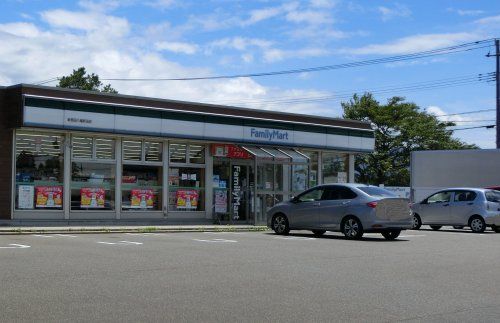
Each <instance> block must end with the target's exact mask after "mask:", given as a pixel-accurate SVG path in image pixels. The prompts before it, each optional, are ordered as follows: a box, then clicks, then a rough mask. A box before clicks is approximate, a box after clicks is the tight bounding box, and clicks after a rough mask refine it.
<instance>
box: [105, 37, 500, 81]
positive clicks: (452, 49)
mask: <svg viewBox="0 0 500 323" xmlns="http://www.w3.org/2000/svg"><path fill="white" fill-rule="evenodd" d="M492 40H494V38H490V39H483V40H479V41H475V42H469V43H464V44H459V45H455V46H448V47H443V48H438V49H434V50H428V51H421V52H415V53H411V54H405V55H397V56H390V57H385V58H378V59H371V60H364V61H357V62H351V63H343V64H336V65H326V66H316V67H306V68H300V69H292V70H283V71H274V72H260V73H248V74H234V75H217V76H198V77H179V78H102V80H103V81H197V80H216V79H230V78H242V77H262V76H276V75H285V74H297V73H310V72H319V71H327V70H337V69H344V68H351V67H359V66H366V65H375V64H386V63H394V62H401V61H407V60H414V59H419V58H427V57H433V56H439V55H448V54H454V53H461V52H466V51H471V50H477V49H481V48H487V47H490V45H487V46H478V45H482V44H484V43H486V42H490V41H492Z"/></svg>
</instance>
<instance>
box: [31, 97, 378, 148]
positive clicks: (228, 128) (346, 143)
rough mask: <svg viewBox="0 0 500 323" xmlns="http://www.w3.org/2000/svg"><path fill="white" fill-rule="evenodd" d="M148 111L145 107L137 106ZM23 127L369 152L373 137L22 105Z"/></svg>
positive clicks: (372, 146)
mask: <svg viewBox="0 0 500 323" xmlns="http://www.w3.org/2000/svg"><path fill="white" fill-rule="evenodd" d="M137 110H147V109H137ZM23 118H24V120H23V122H24V125H25V126H35V127H38V126H40V127H48V128H59V129H84V130H85V129H87V130H93V131H103V132H111V133H126V134H136V135H155V136H165V137H182V138H192V139H201V140H223V141H228V140H231V141H235V142H242V143H245V142H247V143H248V142H251V143H257V144H275V145H286V146H296V147H315V148H331V149H342V148H344V149H349V150H357V151H371V150H373V148H374V145H375V139H374V138H373V137H365V136H357V135H350V134H349V133H348V132H346V133H345V134H328V133H326V130H325V132H321V131H320V132H308V131H298V130H287V129H277V128H262V127H253V126H246V125H243V124H242V125H226V124H216V123H210V122H203V121H186V120H175V119H168V118H151V117H142V116H137V115H125V114H118V113H98V112H87V111H76V110H70V109H67V110H63V109H52V108H45V107H35V106H25V107H24V115H23Z"/></svg>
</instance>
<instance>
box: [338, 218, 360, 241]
mask: <svg viewBox="0 0 500 323" xmlns="http://www.w3.org/2000/svg"><path fill="white" fill-rule="evenodd" d="M342 232H343V233H344V235H345V236H346V238H348V239H361V237H362V236H363V226H362V225H361V223H360V222H359V220H357V219H356V218H352V217H351V218H348V219H347V220H346V221H345V222H344V226H343V228H342Z"/></svg>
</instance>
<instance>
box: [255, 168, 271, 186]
mask: <svg viewBox="0 0 500 323" xmlns="http://www.w3.org/2000/svg"><path fill="white" fill-rule="evenodd" d="M257 189H258V190H267V191H272V190H274V165H273V164H262V165H258V166H257Z"/></svg>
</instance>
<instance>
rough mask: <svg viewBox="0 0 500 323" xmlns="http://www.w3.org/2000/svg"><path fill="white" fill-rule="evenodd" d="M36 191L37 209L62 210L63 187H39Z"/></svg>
mask: <svg viewBox="0 0 500 323" xmlns="http://www.w3.org/2000/svg"><path fill="white" fill-rule="evenodd" d="M35 191H36V207H37V208H58V209H60V208H62V194H63V188H62V186H37V187H36V188H35Z"/></svg>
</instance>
